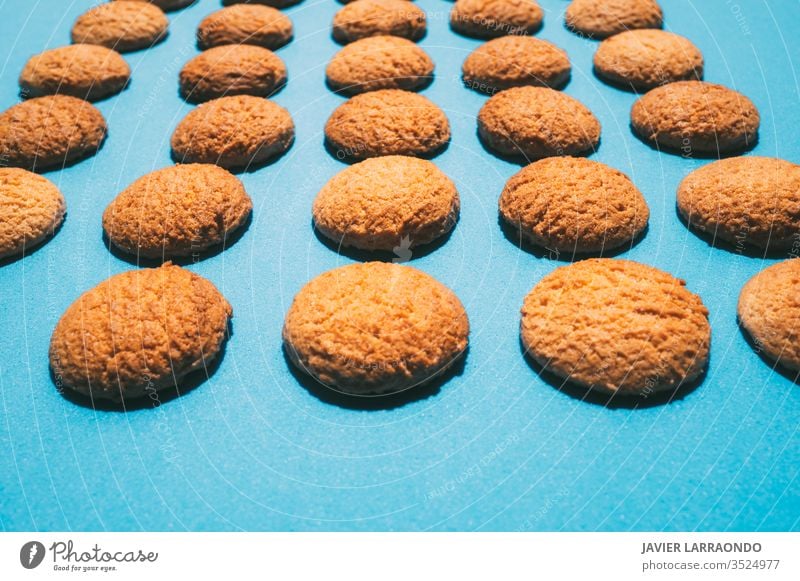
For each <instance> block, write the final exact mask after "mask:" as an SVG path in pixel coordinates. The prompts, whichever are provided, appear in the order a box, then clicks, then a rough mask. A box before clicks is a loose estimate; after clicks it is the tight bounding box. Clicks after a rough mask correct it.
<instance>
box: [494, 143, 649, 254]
mask: <svg viewBox="0 0 800 581" xmlns="http://www.w3.org/2000/svg"><path fill="white" fill-rule="evenodd" d="M499 205H500V216H502V218H503V220H505V222H506V223H507V224H509V225H510V226H511V227H512V228H515V229H516V230H518V231H519V234H520V236H521V237H522V238H523V239H525V240H527V241H528V242H530V243H532V244H535V245H536V246H540V247H542V248H546V249H548V250H550V251H556V252H558V253H560V252H569V253H571V254H575V253H587V252H603V251H604V250H611V249H614V248H619V247H620V246H623V245H625V244H631V241H632V240H634V239H635V238H636V237H637V236H639V235H640V234H641V233H642V232H644V229H645V228H646V227H647V221H648V219H649V217H650V210H649V209H648V207H647V202H645V199H644V197H643V196H642V193H641V192H640V191H639V190H638V188H637V187H636V186H635V185H633V182H631V180H630V179H628V176H626V175H625V174H624V173H622V172H621V171H618V170H616V169H614V168H612V167H609V166H607V165H605V164H603V163H600V162H597V161H592V160H589V159H585V158H582V157H551V158H548V159H542V160H540V161H537V162H534V163H532V164H530V165H528V166H526V167H525V168H523V169H522V170H520V171H519V172H517V173H516V174H515V175H514V176H513V177H512V178H511V179H510V180H508V182H507V183H506V187H505V188H504V189H503V193H502V195H501V196H500V203H499Z"/></svg>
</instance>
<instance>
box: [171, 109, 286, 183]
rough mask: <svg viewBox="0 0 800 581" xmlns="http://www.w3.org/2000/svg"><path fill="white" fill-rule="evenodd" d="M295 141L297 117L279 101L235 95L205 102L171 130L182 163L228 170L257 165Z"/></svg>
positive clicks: (179, 160)
mask: <svg viewBox="0 0 800 581" xmlns="http://www.w3.org/2000/svg"><path fill="white" fill-rule="evenodd" d="M293 141H294V122H293V121H292V117H291V115H289V112H288V111H287V110H286V109H284V108H283V107H281V106H280V105H278V104H276V103H273V102H272V101H269V100H267V99H263V98H261V97H253V96H251V95H236V96H233V97H221V98H219V99H214V100H212V101H208V102H207V103H203V104H202V105H200V106H199V107H197V108H196V109H194V110H192V111H190V112H189V114H188V115H186V117H184V118H183V120H182V121H181V122H180V123H179V124H178V126H177V127H176V128H175V131H174V132H173V134H172V140H171V145H172V154H173V157H175V159H176V161H178V162H181V163H214V164H216V165H219V166H221V167H224V168H228V169H233V168H236V169H240V168H245V167H248V166H250V165H257V164H260V163H263V162H265V161H267V160H268V159H270V158H273V157H275V156H277V155H280V154H282V153H284V152H285V151H286V150H287V149H289V147H291V145H292V142H293Z"/></svg>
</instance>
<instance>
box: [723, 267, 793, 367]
mask: <svg viewBox="0 0 800 581" xmlns="http://www.w3.org/2000/svg"><path fill="white" fill-rule="evenodd" d="M737 314H738V316H739V324H740V325H741V326H742V327H744V329H745V330H746V331H747V333H748V334H749V335H750V337H751V338H752V339H753V344H754V348H755V349H756V351H757V352H758V353H763V354H764V355H766V356H767V357H769V358H770V359H772V360H773V361H777V362H778V363H780V364H781V365H782V366H783V367H785V368H787V369H791V370H793V371H800V260H798V259H797V258H793V259H791V260H785V261H783V262H779V263H777V264H773V265H772V266H770V267H769V268H766V269H764V270H762V271H761V272H759V273H758V274H757V275H755V276H754V277H753V278H751V279H750V280H749V281H747V283H746V284H745V285H744V287H743V288H742V292H741V293H740V294H739V306H738V308H737Z"/></svg>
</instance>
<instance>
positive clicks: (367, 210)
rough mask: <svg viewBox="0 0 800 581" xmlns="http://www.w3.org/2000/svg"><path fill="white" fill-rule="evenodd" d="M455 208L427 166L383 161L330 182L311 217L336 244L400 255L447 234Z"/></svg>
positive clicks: (451, 189) (449, 190)
mask: <svg viewBox="0 0 800 581" xmlns="http://www.w3.org/2000/svg"><path fill="white" fill-rule="evenodd" d="M459 205H460V203H459V197H458V191H456V186H455V184H453V182H452V181H451V180H450V178H448V177H447V176H446V175H444V173H442V171H441V170H440V169H439V168H437V167H436V166H435V165H434V164H433V163H431V162H430V161H427V160H424V159H417V158H415V157H406V156H400V155H389V156H385V157H376V158H373V159H367V160H365V161H362V162H359V163H357V164H355V165H351V166H350V167H347V168H345V169H344V170H342V171H341V172H339V173H338V174H336V175H335V176H333V178H331V180H330V181H329V182H328V183H327V184H325V186H324V187H323V188H322V190H320V192H319V194H317V198H316V199H315V200H314V210H313V214H314V224H315V225H316V227H317V228H318V229H319V231H320V232H322V233H323V234H324V235H325V236H327V237H328V238H330V239H331V240H332V241H333V242H335V243H336V244H339V245H341V246H352V247H355V248H360V249H362V250H386V251H389V252H392V251H394V252H395V253H397V254H398V255H400V253H401V252H402V251H406V252H407V251H408V250H410V249H412V248H416V247H417V246H422V245H424V244H428V243H429V242H432V241H434V240H435V239H437V238H439V237H440V236H443V235H444V234H446V233H448V232H449V231H450V230H451V229H452V228H453V226H455V223H456V221H457V220H458V210H459ZM401 258H404V257H403V256H401Z"/></svg>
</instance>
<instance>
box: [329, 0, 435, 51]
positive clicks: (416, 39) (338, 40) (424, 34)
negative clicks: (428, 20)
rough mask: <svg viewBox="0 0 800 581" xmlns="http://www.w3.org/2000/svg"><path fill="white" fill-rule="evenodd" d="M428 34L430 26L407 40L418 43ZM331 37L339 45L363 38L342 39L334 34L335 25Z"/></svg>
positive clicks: (345, 2)
mask: <svg viewBox="0 0 800 581" xmlns="http://www.w3.org/2000/svg"><path fill="white" fill-rule="evenodd" d="M351 1H352V0H339V2H341V3H342V4H347V3H349V2H351ZM346 24H351V23H350V22H348V23H346ZM385 34H389V33H385ZM427 36H428V27H427V26H426V27H425V30H423V31H422V34H421V35H420V36H418V37H417V38H408V39H407V40H410V41H411V42H413V43H417V44H418V43H420V42H422V41H423V40H425V38H426V37H427ZM403 38H406V37H403ZM330 39H331V40H332V41H333V42H335V43H336V44H338V45H339V46H347V45H348V44H351V43H353V42H356V41H357V40H361V39H360V38H342V39H338V38H336V36H334V34H333V27H331V34H330Z"/></svg>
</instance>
